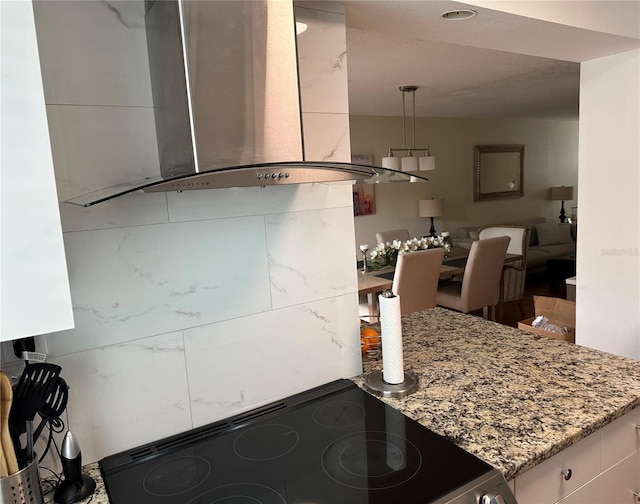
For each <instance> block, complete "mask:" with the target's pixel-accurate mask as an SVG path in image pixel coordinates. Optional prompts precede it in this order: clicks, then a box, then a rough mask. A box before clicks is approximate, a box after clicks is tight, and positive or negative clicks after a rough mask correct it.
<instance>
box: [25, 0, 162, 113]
mask: <svg viewBox="0 0 640 504" xmlns="http://www.w3.org/2000/svg"><path fill="white" fill-rule="evenodd" d="M33 5H34V9H33V10H34V15H35V21H36V29H37V34H38V46H39V50H40V58H41V61H42V74H43V83H44V91H45V97H46V101H47V104H66V105H129V106H147V107H149V106H151V105H152V98H151V79H150V76H149V61H148V56H147V39H146V33H145V23H144V2H140V1H103V2H96V1H73V2H69V1H49V0H47V1H36V2H34V3H33Z"/></svg>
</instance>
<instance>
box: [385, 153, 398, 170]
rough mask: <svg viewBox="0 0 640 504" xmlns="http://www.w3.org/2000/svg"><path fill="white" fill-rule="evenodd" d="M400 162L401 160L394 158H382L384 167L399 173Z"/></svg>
mask: <svg viewBox="0 0 640 504" xmlns="http://www.w3.org/2000/svg"><path fill="white" fill-rule="evenodd" d="M398 161H399V158H397V157H393V156H387V157H383V158H382V167H383V168H388V169H389V170H396V171H398Z"/></svg>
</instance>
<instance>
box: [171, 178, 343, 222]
mask: <svg viewBox="0 0 640 504" xmlns="http://www.w3.org/2000/svg"><path fill="white" fill-rule="evenodd" d="M166 195H167V201H168V205H169V216H170V219H171V221H172V222H180V221H187V220H199V219H218V218H225V217H233V216H243V215H265V214H276V213H283V212H296V211H303V210H317V209H321V208H332V207H344V206H349V205H352V191H351V183H350V182H347V183H328V184H320V183H317V184H299V185H287V186H274V187H237V188H231V189H211V190H205V191H185V192H182V193H178V192H170V193H166Z"/></svg>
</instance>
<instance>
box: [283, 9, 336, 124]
mask: <svg viewBox="0 0 640 504" xmlns="http://www.w3.org/2000/svg"><path fill="white" fill-rule="evenodd" d="M295 16H296V21H300V22H304V23H307V26H308V27H307V30H306V31H305V32H303V33H301V34H300V35H298V37H297V42H298V67H299V73H300V94H301V98H302V111H303V112H327V113H343V114H348V113H349V93H348V81H347V42H346V29H345V18H344V15H342V14H336V13H331V12H325V11H319V10H315V9H307V8H302V7H296V8H295Z"/></svg>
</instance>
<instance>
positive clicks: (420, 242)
mask: <svg viewBox="0 0 640 504" xmlns="http://www.w3.org/2000/svg"><path fill="white" fill-rule="evenodd" d="M439 247H444V249H445V253H449V252H450V251H451V245H449V243H446V242H445V240H444V238H443V237H442V236H423V237H422V238H411V239H410V240H407V241H404V242H403V241H401V240H393V241H392V242H387V243H378V244H377V245H376V246H375V248H374V249H373V250H372V251H371V252H370V253H369V257H370V258H371V267H372V269H376V268H381V267H384V266H388V265H394V264H395V263H396V261H397V260H398V255H399V254H407V253H409V252H415V251H416V250H426V249H432V248H439Z"/></svg>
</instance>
